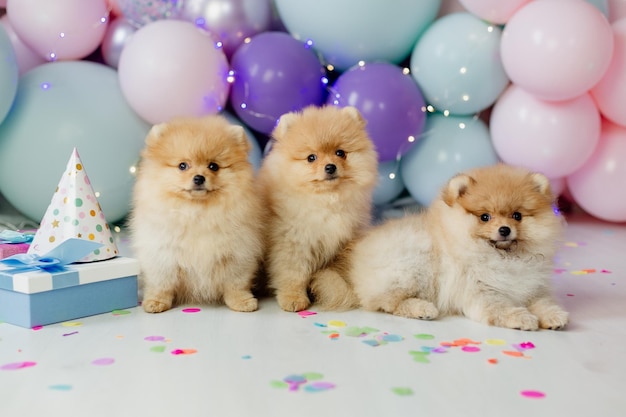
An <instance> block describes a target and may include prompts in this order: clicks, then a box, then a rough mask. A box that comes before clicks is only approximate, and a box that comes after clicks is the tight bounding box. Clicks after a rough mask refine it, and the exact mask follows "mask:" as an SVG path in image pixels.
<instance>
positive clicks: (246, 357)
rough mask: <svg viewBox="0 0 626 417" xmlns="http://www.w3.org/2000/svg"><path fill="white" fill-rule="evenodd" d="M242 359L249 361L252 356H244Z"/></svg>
mask: <svg viewBox="0 0 626 417" xmlns="http://www.w3.org/2000/svg"><path fill="white" fill-rule="evenodd" d="M241 359H246V360H247V359H252V356H250V355H243V356H242V357H241Z"/></svg>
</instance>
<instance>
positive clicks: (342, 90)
mask: <svg viewBox="0 0 626 417" xmlns="http://www.w3.org/2000/svg"><path fill="white" fill-rule="evenodd" d="M328 103H330V104H334V105H336V106H340V107H346V106H354V107H356V108H357V109H359V111H360V112H361V114H362V115H363V117H364V118H365V120H367V132H368V133H369V135H370V137H371V138H372V141H373V142H374V144H375V146H376V150H377V151H378V159H379V160H380V161H381V162H382V161H391V160H394V159H398V158H399V157H400V156H402V155H403V154H404V153H406V152H407V151H408V150H409V149H410V148H411V146H412V145H413V144H414V143H415V142H417V140H418V139H419V137H420V134H421V133H422V129H423V127H424V121H425V120H426V105H425V103H424V97H423V96H422V92H421V91H420V89H419V87H418V85H417V83H416V82H415V80H414V79H413V78H412V77H411V75H410V74H408V73H405V72H404V71H403V70H402V69H401V68H400V67H398V66H397V65H394V64H389V63H385V62H372V63H366V64H363V65H360V64H359V65H356V66H354V67H352V68H350V69H348V70H347V71H346V72H344V73H343V74H341V75H340V76H339V77H338V78H337V80H336V81H335V83H334V84H333V86H332V88H331V94H330V95H329V97H328Z"/></svg>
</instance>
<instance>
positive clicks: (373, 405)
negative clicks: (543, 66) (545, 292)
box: [0, 215, 626, 417]
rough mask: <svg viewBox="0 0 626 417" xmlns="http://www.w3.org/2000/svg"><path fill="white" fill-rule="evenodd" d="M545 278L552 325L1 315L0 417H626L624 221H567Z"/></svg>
mask: <svg viewBox="0 0 626 417" xmlns="http://www.w3.org/2000/svg"><path fill="white" fill-rule="evenodd" d="M121 243H122V245H123V244H124V242H121ZM553 278H554V289H555V293H556V294H557V296H558V299H559V300H560V301H561V302H562V304H563V305H564V306H565V307H566V308H567V309H568V310H569V311H570V313H571V325H570V326H569V327H568V329H567V330H565V331H560V332H553V331H539V332H521V331H515V330H506V329H500V328H494V327H488V326H484V325H481V324H477V323H474V322H472V321H470V320H468V319H465V318H460V317H453V318H445V319H441V320H437V321H433V322H423V321H417V320H410V319H403V318H398V317H393V316H390V315H385V314H382V313H371V312H364V311H351V312H344V313H332V312H317V314H315V315H310V316H307V317H301V316H300V315H298V314H296V313H286V312H283V311H281V310H280V309H279V308H278V307H277V305H276V303H275V302H274V300H272V299H267V300H264V301H263V302H262V304H261V308H260V310H259V311H258V312H255V313H235V312H232V311H230V310H228V309H227V308H226V307H223V306H206V305H193V306H181V307H178V308H176V309H174V310H171V311H168V312H166V313H162V314H159V315H148V314H146V313H144V312H143V311H142V310H141V308H132V309H128V310H125V311H122V312H116V313H115V314H113V313H111V314H103V315H99V316H94V317H88V318H82V319H78V320H75V321H72V322H68V323H63V324H55V325H50V326H45V327H43V328H42V329H40V330H29V329H23V328H20V327H16V326H13V325H10V324H6V323H4V324H0V416H2V417H5V416H6V417H17V416H44V415H54V416H57V415H58V416H61V415H62V416H67V417H72V416H90V417H91V416H134V415H145V416H220V417H229V416H237V417H241V416H252V415H254V416H271V417H280V416H302V417H305V416H326V415H327V416H337V415H342V416H356V417H370V416H371V417H374V416H385V417H395V416H442V417H448V416H481V417H489V416H507V417H515V416H520V417H534V416H567V417H575V416H585V417H588V416H603V417H613V416H615V417H617V416H626V225H624V224H611V223H603V222H600V221H598V220H595V219H592V218H590V217H588V216H585V215H576V216H571V217H570V218H569V226H568V231H567V241H566V243H565V245H564V246H563V248H562V249H561V251H560V254H559V257H558V259H557V266H556V269H555V272H554V276H553ZM191 307H193V308H199V309H200V311H198V312H195V313H193V312H184V311H183V309H185V308H191ZM360 333H361V334H362V335H360V336H359V335H358V334H360ZM446 344H448V345H450V344H452V345H453V346H448V347H444V346H443V345H446ZM375 345H377V346H375ZM455 345H456V346H455ZM286 381H287V382H286Z"/></svg>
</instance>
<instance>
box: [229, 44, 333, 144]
mask: <svg viewBox="0 0 626 417" xmlns="http://www.w3.org/2000/svg"><path fill="white" fill-rule="evenodd" d="M231 68H232V70H233V73H234V81H233V83H232V88H231V92H230V102H231V104H232V106H233V109H234V111H235V113H237V116H238V117H239V118H240V119H241V120H243V121H244V122H245V123H246V124H247V125H248V126H250V127H251V128H252V129H255V130H257V131H259V132H261V133H265V134H269V133H271V132H272V130H273V129H274V126H276V122H277V121H278V119H279V118H280V116H282V115H283V114H285V113H288V112H291V111H298V110H301V109H303V108H304V107H307V106H309V105H317V106H319V105H321V104H322V103H323V102H324V93H325V90H326V84H325V80H326V78H325V74H326V72H325V69H324V66H323V65H322V63H321V62H320V60H319V58H318V57H317V55H316V54H315V53H314V52H313V49H311V47H310V46H309V45H308V44H306V43H303V42H300V41H298V40H296V39H294V38H293V37H292V36H291V35H289V34H287V33H284V32H264V33H261V34H259V35H256V36H254V37H253V38H252V39H251V40H250V42H248V43H244V44H242V45H241V46H240V47H239V48H237V50H236V51H235V53H234V54H233V57H232V60H231Z"/></svg>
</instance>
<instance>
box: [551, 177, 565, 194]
mask: <svg viewBox="0 0 626 417" xmlns="http://www.w3.org/2000/svg"><path fill="white" fill-rule="evenodd" d="M549 180H550V188H551V189H552V194H554V196H555V197H558V196H560V195H561V194H563V193H564V192H565V189H566V188H567V183H566V178H565V177H559V178H549Z"/></svg>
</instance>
